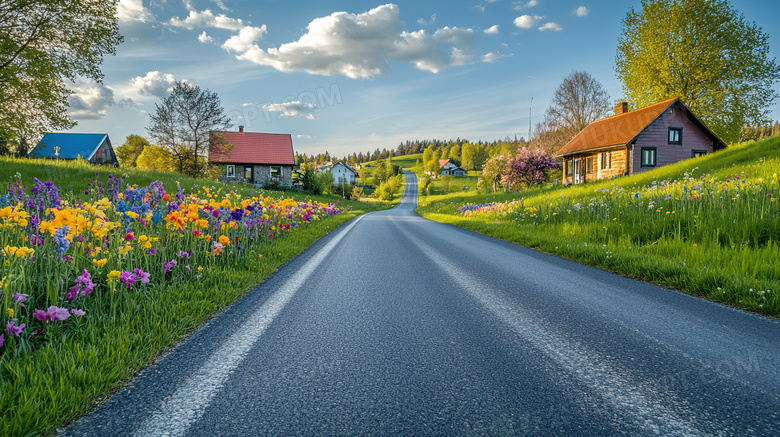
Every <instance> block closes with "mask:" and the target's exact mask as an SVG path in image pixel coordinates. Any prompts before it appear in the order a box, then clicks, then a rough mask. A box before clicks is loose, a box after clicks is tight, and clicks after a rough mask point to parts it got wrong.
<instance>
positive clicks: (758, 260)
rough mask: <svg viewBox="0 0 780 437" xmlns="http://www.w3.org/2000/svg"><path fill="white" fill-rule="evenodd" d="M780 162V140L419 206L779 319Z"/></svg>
mask: <svg viewBox="0 0 780 437" xmlns="http://www.w3.org/2000/svg"><path fill="white" fill-rule="evenodd" d="M778 169H780V137H776V138H772V139H769V140H765V141H762V142H758V143H748V144H743V145H739V146H732V147H729V148H728V149H727V150H725V151H722V152H718V153H715V154H711V155H708V156H706V157H702V158H697V159H693V160H686V161H683V162H680V163H677V164H675V165H670V166H666V167H661V168H659V169H656V170H654V171H652V172H648V173H644V174H640V175H635V176H631V177H625V178H618V179H610V180H602V181H596V182H591V183H587V184H583V185H579V186H575V187H570V188H563V187H560V186H559V187H552V186H550V184H547V185H545V186H542V187H534V188H531V189H526V190H523V191H521V192H511V193H496V194H480V193H477V192H469V193H452V194H449V195H439V196H429V197H427V198H421V202H420V207H419V208H418V212H420V213H421V214H422V215H423V216H425V217H428V218H431V219H433V220H437V221H442V222H447V223H452V224H456V225H458V226H463V227H466V228H469V229H473V230H475V231H477V232H481V233H484V234H487V235H491V236H494V237H498V238H502V239H505V240H507V241H511V242H514V243H517V244H522V245H525V246H529V247H534V248H538V249H539V250H542V251H545V252H548V253H555V254H558V255H561V256H564V257H567V258H571V259H574V260H577V261H580V262H583V263H586V264H591V265H595V266H599V267H602V268H605V269H608V270H611V271H615V272H620V273H622V274H624V275H627V276H632V277H636V278H640V279H643V280H647V281H652V282H655V283H658V284H663V285H667V286H671V287H674V288H677V289H679V290H683V291H686V292H689V293H692V294H695V295H698V296H703V297H706V298H708V299H711V300H714V301H718V302H723V303H726V304H729V305H732V306H735V307H738V308H742V309H746V310H749V311H753V312H756V313H760V314H764V315H767V316H772V317H778V316H780V264H778V263H777V260H778V259H780V201H777V200H776V199H777V197H778V196H780V181H778V176H777V171H778ZM467 204H471V205H472V206H469V207H468V208H467V209H473V210H474V211H469V212H466V213H465V214H463V213H459V212H458V210H459V209H462V208H463V207H464V205H467ZM478 205H485V206H482V207H479V206H478Z"/></svg>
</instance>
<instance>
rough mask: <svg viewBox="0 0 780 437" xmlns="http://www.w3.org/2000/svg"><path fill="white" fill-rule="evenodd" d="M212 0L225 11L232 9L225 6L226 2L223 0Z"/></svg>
mask: <svg viewBox="0 0 780 437" xmlns="http://www.w3.org/2000/svg"><path fill="white" fill-rule="evenodd" d="M211 2H212V3H214V4H215V5H217V6H218V7H219V8H220V9H222V10H223V11H229V10H230V9H228V7H227V6H225V3H223V2H222V0H211Z"/></svg>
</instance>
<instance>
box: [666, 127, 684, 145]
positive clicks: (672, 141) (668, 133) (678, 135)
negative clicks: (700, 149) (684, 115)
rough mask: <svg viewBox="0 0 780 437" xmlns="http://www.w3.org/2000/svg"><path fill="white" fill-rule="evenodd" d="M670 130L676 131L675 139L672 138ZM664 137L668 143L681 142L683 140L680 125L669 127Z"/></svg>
mask: <svg viewBox="0 0 780 437" xmlns="http://www.w3.org/2000/svg"><path fill="white" fill-rule="evenodd" d="M672 132H677V140H673V139H672ZM666 139H667V140H668V141H669V144H682V141H683V128H681V127H669V131H668V132H667V133H666Z"/></svg>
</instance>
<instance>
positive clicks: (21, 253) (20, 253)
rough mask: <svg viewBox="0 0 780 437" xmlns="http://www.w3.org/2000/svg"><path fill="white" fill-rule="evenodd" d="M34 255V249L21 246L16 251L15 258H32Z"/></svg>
mask: <svg viewBox="0 0 780 437" xmlns="http://www.w3.org/2000/svg"><path fill="white" fill-rule="evenodd" d="M34 253H35V249H31V248H29V247H24V246H22V247H20V248H19V250H17V251H16V257H17V258H26V257H27V256H32V255H33V254H34Z"/></svg>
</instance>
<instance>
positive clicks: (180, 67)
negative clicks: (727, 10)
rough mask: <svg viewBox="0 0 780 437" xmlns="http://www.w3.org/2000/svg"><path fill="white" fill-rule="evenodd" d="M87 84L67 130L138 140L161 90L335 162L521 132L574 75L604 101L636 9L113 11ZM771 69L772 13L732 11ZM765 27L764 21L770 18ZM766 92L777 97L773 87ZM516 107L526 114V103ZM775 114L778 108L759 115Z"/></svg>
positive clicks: (182, 4) (497, 3) (242, 4)
mask: <svg viewBox="0 0 780 437" xmlns="http://www.w3.org/2000/svg"><path fill="white" fill-rule="evenodd" d="M119 3H120V4H119V9H118V14H119V19H120V33H121V34H122V35H123V36H124V37H125V42H124V43H123V44H121V45H120V46H119V47H118V48H117V55H116V56H114V57H109V58H106V60H105V62H104V64H103V72H104V74H105V78H104V80H103V83H102V84H97V83H92V82H84V81H78V82H77V83H75V84H73V85H72V89H73V90H74V95H73V96H71V99H70V104H71V111H70V113H71V116H72V117H73V118H74V119H75V120H77V121H78V123H79V124H78V126H76V127H75V128H74V129H73V130H72V131H73V132H100V133H104V132H105V133H108V134H109V136H110V137H111V139H112V142H113V143H114V145H115V146H118V145H120V144H122V143H123V142H124V140H125V137H126V136H127V135H130V134H139V135H142V136H146V126H147V125H148V124H149V113H150V112H154V104H155V103H159V102H160V101H161V99H162V98H163V97H164V96H165V95H167V93H168V91H169V89H170V87H171V86H172V84H173V82H174V81H176V80H187V81H188V82H190V83H193V84H195V85H198V86H200V87H201V88H207V89H209V90H211V91H213V92H216V93H217V94H218V95H219V97H220V99H221V101H222V105H223V107H224V108H225V111H226V113H227V114H228V115H229V116H230V117H231V120H232V121H233V123H234V129H237V126H238V125H244V126H246V127H245V130H247V131H250V132H271V133H289V134H291V135H292V136H293V145H294V148H295V150H296V151H299V152H302V153H307V154H317V153H323V152H325V151H326V150H327V151H328V152H330V153H331V154H335V155H337V156H343V155H345V154H347V153H353V152H364V153H365V152H367V151H373V150H374V149H376V148H380V149H382V148H388V149H389V148H395V147H396V146H397V145H398V144H399V143H400V142H401V141H405V140H413V139H433V138H437V139H455V138H458V137H460V138H468V139H469V140H471V141H479V140H486V141H493V140H496V139H503V138H505V137H507V136H509V137H514V136H515V135H517V136H518V137H521V136H522V137H527V136H528V126H529V109H531V121H532V122H533V123H536V122H537V121H540V120H541V118H542V115H543V113H544V110H545V109H546V107H547V106H548V105H549V102H550V98H551V97H552V94H553V92H554V91H555V88H556V87H557V86H558V84H559V83H560V82H561V80H562V79H563V78H564V77H565V76H567V75H568V74H570V73H571V72H572V71H575V70H586V71H588V72H590V73H591V74H592V75H593V76H594V77H595V78H596V79H597V80H599V81H600V82H601V83H602V84H603V85H604V87H605V88H606V89H607V91H608V92H609V94H610V97H611V98H612V100H619V99H620V97H621V95H622V90H621V86H620V82H619V81H618V79H617V78H616V76H615V73H614V68H613V66H614V59H615V53H616V46H617V39H618V37H619V35H620V32H621V20H622V19H623V17H625V15H626V12H627V11H628V10H629V8H631V7H632V6H633V7H637V6H639V4H640V1H639V0H630V1H614V0H611V1H607V0H600V1H589V0H574V1H569V0H522V1H510V0H481V1H478V0H472V1H425V2H419V1H397V2H395V3H381V2H377V3H370V2H365V1H360V2H358V1H328V2H323V1H287V0H265V1H249V0H183V1H182V0H162V1H160V0H155V1H152V2H149V1H147V0H120V2H119ZM732 5H733V6H734V7H735V8H736V9H737V10H738V11H740V12H741V13H743V14H744V15H745V17H746V18H747V19H748V20H749V21H755V22H756V23H757V24H758V25H759V26H760V27H762V28H763V29H764V31H765V32H767V33H768V34H769V35H770V40H769V41H770V46H771V55H772V56H773V57H777V58H780V21H779V20H777V19H776V17H778V16H780V3H779V2H776V0H732ZM773 17H774V18H773ZM776 89H778V90H780V86H776ZM531 98H533V105H532V106H531ZM772 110H773V118H775V119H780V104H776V105H775V106H774V107H773V108H772Z"/></svg>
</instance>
